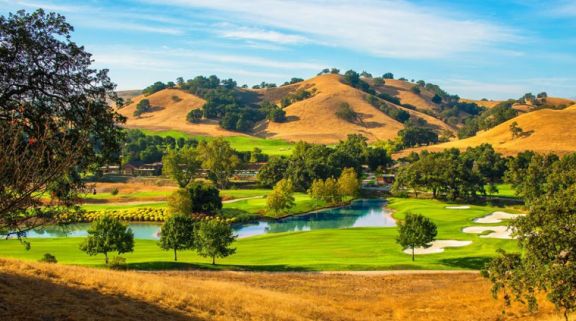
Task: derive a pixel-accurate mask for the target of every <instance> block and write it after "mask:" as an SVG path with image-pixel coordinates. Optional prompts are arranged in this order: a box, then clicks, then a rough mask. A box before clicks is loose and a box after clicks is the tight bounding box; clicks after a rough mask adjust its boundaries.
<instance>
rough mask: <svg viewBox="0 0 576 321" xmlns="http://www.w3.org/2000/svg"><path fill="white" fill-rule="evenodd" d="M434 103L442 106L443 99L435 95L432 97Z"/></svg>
mask: <svg viewBox="0 0 576 321" xmlns="http://www.w3.org/2000/svg"><path fill="white" fill-rule="evenodd" d="M432 102H433V103H435V104H440V103H442V97H440V95H438V94H435V95H434V97H432Z"/></svg>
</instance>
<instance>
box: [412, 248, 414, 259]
mask: <svg viewBox="0 0 576 321" xmlns="http://www.w3.org/2000/svg"><path fill="white" fill-rule="evenodd" d="M412 262H414V247H412Z"/></svg>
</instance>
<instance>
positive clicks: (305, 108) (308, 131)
mask: <svg viewBox="0 0 576 321" xmlns="http://www.w3.org/2000/svg"><path fill="white" fill-rule="evenodd" d="M297 85H298V87H297V88H306V89H307V90H310V91H312V90H316V92H315V94H314V95H313V96H312V97H310V98H308V99H305V100H302V101H298V102H295V103H293V104H291V105H290V106H288V107H286V108H285V109H284V110H285V111H286V117H287V121H286V122H284V123H274V122H262V123H261V124H260V125H259V126H257V127H256V130H255V132H256V135H257V136H261V137H270V138H280V139H285V140H290V141H298V140H303V141H308V142H316V143H326V144H332V143H336V142H338V141H339V140H344V139H345V138H346V136H347V135H348V134H352V133H358V134H362V135H364V136H366V137H367V138H368V139H369V140H370V141H375V140H385V139H391V138H394V137H395V136H396V135H397V133H398V131H399V130H401V129H402V128H404V126H403V124H401V123H399V122H397V121H396V120H394V119H392V118H390V117H389V116H387V115H386V114H384V113H383V112H381V111H380V110H378V109H376V108H375V107H373V106H372V105H370V104H369V103H368V102H366V101H365V100H364V97H365V95H366V94H365V93H363V92H361V91H360V90H358V89H355V88H352V87H350V86H348V85H346V84H344V83H342V82H341V76H339V75H333V74H328V75H321V76H318V77H315V78H312V79H309V80H306V81H304V82H301V83H299V84H297ZM293 86H294V85H293ZM280 88H282V87H280ZM275 90H278V89H274V90H272V91H275ZM269 96H272V95H271V94H269ZM342 103H348V104H349V105H350V107H351V108H352V109H353V110H354V112H356V113H357V114H358V115H359V117H360V119H361V120H360V121H358V122H356V123H351V122H348V121H346V120H343V119H341V118H339V117H338V116H337V115H336V111H337V110H338V107H339V106H340V105H341V104H342Z"/></svg>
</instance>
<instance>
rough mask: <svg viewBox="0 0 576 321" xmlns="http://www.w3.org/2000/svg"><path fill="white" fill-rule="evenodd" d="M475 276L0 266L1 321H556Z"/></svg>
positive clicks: (549, 311) (547, 309)
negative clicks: (511, 301) (498, 294)
mask: <svg viewBox="0 0 576 321" xmlns="http://www.w3.org/2000/svg"><path fill="white" fill-rule="evenodd" d="M489 288H490V284H489V283H488V281H486V280H484V279H482V278H481V277H480V276H479V275H478V274H473V273H440V272H438V273H436V272H433V273H417V274H413V273H398V274H397V273H384V274H374V273H366V274H365V275H363V274H361V273H360V274H358V273H351V274H346V273H342V274H322V273H256V272H245V273H243V272H198V271H190V272H157V273H145V272H115V271H108V270H99V269H90V268H84V267H74V266H61V265H49V264H40V263H26V262H22V261H17V260H4V259H0V291H1V293H2V296H0V316H1V317H2V318H1V319H2V320H12V321H18V320H139V321H148V320H256V321H257V320H370V321H371V320H427V321H432V320H439V321H440V320H442V321H449V320H560V318H559V316H558V314H557V313H556V312H555V311H554V309H553V308H552V307H551V306H550V305H549V304H543V305H542V306H541V310H540V312H539V313H538V314H536V315H530V314H528V313H527V311H526V309H525V308H524V307H522V306H514V307H513V308H511V309H508V310H507V312H506V314H505V315H504V316H503V315H502V309H503V305H502V303H501V301H495V300H493V299H492V298H491V297H490V295H489Z"/></svg>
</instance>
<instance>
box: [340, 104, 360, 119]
mask: <svg viewBox="0 0 576 321" xmlns="http://www.w3.org/2000/svg"><path fill="white" fill-rule="evenodd" d="M336 116H338V118H341V119H343V120H345V121H347V122H350V123H353V122H355V121H357V120H358V114H357V113H356V112H355V111H354V110H353V109H352V107H350V105H349V104H348V103H341V104H340V105H339V106H338V108H337V109H336Z"/></svg>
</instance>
